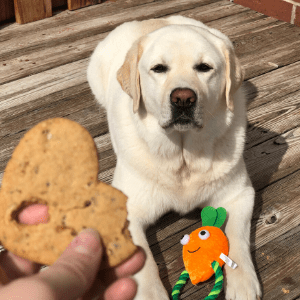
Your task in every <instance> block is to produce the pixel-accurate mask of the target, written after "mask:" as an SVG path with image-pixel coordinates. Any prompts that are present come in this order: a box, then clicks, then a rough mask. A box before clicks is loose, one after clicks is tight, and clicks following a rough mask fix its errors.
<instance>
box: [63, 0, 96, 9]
mask: <svg viewBox="0 0 300 300" xmlns="http://www.w3.org/2000/svg"><path fill="white" fill-rule="evenodd" d="M97 3H101V1H100V2H97V1H95V0H68V9H69V10H75V9H78V8H82V7H85V6H89V5H94V4H97Z"/></svg>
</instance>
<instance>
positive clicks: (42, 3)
mask: <svg viewBox="0 0 300 300" xmlns="http://www.w3.org/2000/svg"><path fill="white" fill-rule="evenodd" d="M14 4H15V16H16V21H17V23H19V24H24V23H29V22H33V21H37V20H41V19H45V18H48V17H51V16H52V3H51V0H14Z"/></svg>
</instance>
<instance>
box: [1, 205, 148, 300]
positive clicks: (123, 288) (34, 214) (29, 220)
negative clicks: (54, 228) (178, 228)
mask: <svg viewBox="0 0 300 300" xmlns="http://www.w3.org/2000/svg"><path fill="white" fill-rule="evenodd" d="M47 214H48V212H47V207H46V206H44V205H32V206H30V207H28V208H26V209H25V210H24V211H23V212H22V213H21V214H20V215H19V222H20V223H23V224H38V223H43V222H44V223H45V222H47ZM102 254H103V248H102V246H101V242H100V236H99V234H98V232H97V231H95V230H92V229H86V230H84V231H82V232H81V233H80V234H79V235H78V236H77V237H75V238H74V240H73V241H72V242H71V243H70V245H69V246H68V247H67V249H66V250H65V251H64V253H63V254H62V255H61V256H60V257H59V259H58V260H57V261H56V262H55V263H54V264H53V265H51V266H50V267H49V268H47V269H46V270H42V271H40V272H39V270H40V267H41V265H38V264H35V263H32V262H30V261H28V260H26V259H23V258H21V257H18V256H16V255H14V254H12V253H11V252H5V253H2V254H1V256H0V266H1V267H2V269H3V270H4V271H5V273H6V274H7V275H8V277H9V279H10V283H8V284H7V285H4V286H1V287H0V299H1V300H8V299H9V300H12V299H22V300H34V299H38V300H58V299H63V300H71V299H81V300H87V299H99V300H100V299H105V300H130V299H133V298H134V296H135V294H136V290H137V286H136V283H135V281H134V280H133V279H131V278H129V276H131V275H133V274H135V273H137V272H138V271H139V270H140V269H141V268H142V267H143V265H144V263H145V259H146V258H145V252H144V251H143V250H142V249H141V248H140V249H139V251H138V252H137V253H135V255H133V256H132V257H131V258H130V259H128V260H127V261H126V262H124V263H123V264H121V265H120V266H118V267H116V268H114V269H110V270H102V271H100V272H99V273H98V271H99V266H100V265H101V259H102Z"/></svg>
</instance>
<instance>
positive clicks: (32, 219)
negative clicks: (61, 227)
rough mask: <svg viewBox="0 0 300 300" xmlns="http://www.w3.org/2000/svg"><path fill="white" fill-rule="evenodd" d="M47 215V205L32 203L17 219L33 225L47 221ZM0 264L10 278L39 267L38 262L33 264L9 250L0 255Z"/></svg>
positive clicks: (26, 273)
mask: <svg viewBox="0 0 300 300" xmlns="http://www.w3.org/2000/svg"><path fill="white" fill-rule="evenodd" d="M48 217H49V215H48V206H47V205H42V204H34V205H31V206H28V207H26V208H25V209H24V210H23V211H21V212H20V214H19V216H18V221H19V222H20V223H22V224H28V225H34V224H39V223H47V221H48ZM0 264H1V266H2V268H3V270H4V271H5V273H6V274H7V276H8V277H9V279H11V280H13V279H16V278H19V277H22V276H28V275H32V274H35V273H37V272H38V271H39V270H40V267H41V265H40V264H35V263H33V262H31V261H29V260H27V259H24V258H21V257H19V256H17V255H15V254H13V253H11V252H5V253H3V254H2V255H1V258H0Z"/></svg>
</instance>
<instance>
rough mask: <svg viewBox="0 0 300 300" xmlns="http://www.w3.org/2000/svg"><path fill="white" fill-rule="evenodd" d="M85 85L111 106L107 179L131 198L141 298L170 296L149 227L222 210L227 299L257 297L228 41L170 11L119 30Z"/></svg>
mask: <svg viewBox="0 0 300 300" xmlns="http://www.w3.org/2000/svg"><path fill="white" fill-rule="evenodd" d="M88 81H89V84H90V86H91V89H92V91H93V93H94V95H95V96H96V98H97V100H98V101H99V103H100V104H102V105H103V106H104V107H105V108H106V111H107V117H108V123H109V130H110V134H111V140H112V144H113V148H114V151H115V153H116V155H117V166H116V169H115V174H114V179H113V183H112V185H113V186H114V187H116V188H118V189H120V190H121V191H123V192H124V193H125V194H126V195H127V196H128V197H129V200H128V211H129V217H128V218H129V221H130V231H131V234H132V237H133V240H134V242H135V243H136V244H137V245H140V246H142V247H143V248H144V249H145V251H146V253H147V261H146V265H145V267H144V268H143V270H142V271H141V272H139V273H138V274H137V275H136V280H137V282H138V292H137V295H136V298H135V299H137V300H166V299H169V296H168V294H167V292H166V290H165V288H164V287H163V285H162V283H161V281H160V278H159V273H158V269H157V266H156V263H155V261H154V259H153V256H152V254H151V251H150V249H149V246H148V243H147V239H146V236H145V230H146V228H147V226H148V225H149V224H152V223H153V222H155V221H156V220H157V219H158V218H159V217H161V216H162V215H163V214H165V213H166V212H168V211H170V210H173V211H176V212H178V213H181V214H185V213H188V212H189V211H191V210H193V209H195V208H196V207H203V206H206V205H211V206H213V207H215V208H217V207H219V206H223V207H224V208H226V210H227V212H228V216H229V217H228V222H227V225H226V228H225V232H226V234H227V237H228V239H229V242H230V252H229V257H230V258H231V259H232V260H233V261H235V262H236V263H237V264H238V268H237V269H235V270H232V269H231V268H229V267H227V266H226V267H225V268H226V282H227V284H226V299H231V300H256V299H257V296H260V295H261V291H260V286H259V282H258V280H257V276H256V273H255V270H254V267H253V263H252V261H251V255H250V249H249V246H250V241H249V238H250V221H251V216H252V211H253V205H254V190H253V188H252V185H251V182H250V179H249V176H248V174H247V171H246V168H245V163H244V160H243V149H244V140H245V126H246V108H245V96H244V94H243V90H242V89H241V88H240V87H241V84H242V81H243V74H242V70H241V67H240V64H239V62H238V60H237V57H236V56H235V54H234V49H233V46H232V43H231V42H230V40H229V39H228V38H227V37H226V36H225V35H223V34H222V33H221V32H219V31H218V30H215V29H211V28H209V27H207V26H205V25H204V24H202V23H201V22H198V21H195V20H192V19H189V18H185V17H181V16H172V17H169V18H166V19H160V20H148V21H143V22H137V21H134V22H129V23H125V24H123V25H121V26H119V27H117V28H116V29H115V30H114V31H112V32H111V33H110V34H109V35H108V36H107V37H106V38H105V39H104V40H103V41H102V42H100V43H99V45H98V46H97V48H96V49H95V51H94V53H93V55H92V57H91V60H90V63H89V67H88Z"/></svg>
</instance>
